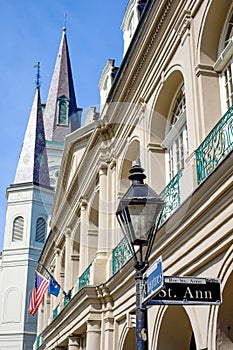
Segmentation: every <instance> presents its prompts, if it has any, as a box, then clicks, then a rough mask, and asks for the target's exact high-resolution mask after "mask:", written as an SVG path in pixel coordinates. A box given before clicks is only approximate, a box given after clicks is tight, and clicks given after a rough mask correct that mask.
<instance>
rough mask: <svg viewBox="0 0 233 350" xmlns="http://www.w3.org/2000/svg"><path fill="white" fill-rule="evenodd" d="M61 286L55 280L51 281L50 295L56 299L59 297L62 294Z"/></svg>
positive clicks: (51, 279)
mask: <svg viewBox="0 0 233 350" xmlns="http://www.w3.org/2000/svg"><path fill="white" fill-rule="evenodd" d="M60 289H61V286H60V284H58V283H57V282H56V281H55V280H54V279H53V278H50V279H49V289H48V293H49V294H53V295H55V297H57V296H58V294H59V292H60Z"/></svg>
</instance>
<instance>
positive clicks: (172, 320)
mask: <svg viewBox="0 0 233 350" xmlns="http://www.w3.org/2000/svg"><path fill="white" fill-rule="evenodd" d="M156 349H157V350H196V343H195V338H194V334H193V331H192V327H191V323H190V320H189V318H188V315H187V313H186V312H185V310H184V308H183V307H181V306H170V307H168V308H167V310H166V312H165V314H164V316H163V320H162V322H161V327H160V330H159V336H158V341H157V346H156Z"/></svg>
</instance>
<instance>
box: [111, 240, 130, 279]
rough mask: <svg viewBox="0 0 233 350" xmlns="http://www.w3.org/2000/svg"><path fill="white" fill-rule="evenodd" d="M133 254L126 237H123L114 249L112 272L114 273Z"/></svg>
mask: <svg viewBox="0 0 233 350" xmlns="http://www.w3.org/2000/svg"><path fill="white" fill-rule="evenodd" d="M131 256H132V253H131V251H130V248H129V246H128V243H127V241H126V238H125V237H123V238H122V240H121V241H120V243H119V244H118V245H117V246H116V247H115V248H114V249H113V251H112V273H113V274H114V273H115V272H116V271H117V270H119V268H120V267H121V266H123V265H124V264H125V263H126V262H127V261H128V260H129V259H130V258H131Z"/></svg>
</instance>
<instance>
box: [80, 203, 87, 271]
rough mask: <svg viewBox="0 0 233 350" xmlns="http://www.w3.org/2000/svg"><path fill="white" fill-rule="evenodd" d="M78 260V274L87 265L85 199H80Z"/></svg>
mask: <svg viewBox="0 0 233 350" xmlns="http://www.w3.org/2000/svg"><path fill="white" fill-rule="evenodd" d="M80 211H81V212H80V262H79V274H81V273H83V271H84V270H85V269H86V268H87V266H88V252H87V249H88V247H87V231H88V217H87V201H86V200H85V199H82V201H81V204H80Z"/></svg>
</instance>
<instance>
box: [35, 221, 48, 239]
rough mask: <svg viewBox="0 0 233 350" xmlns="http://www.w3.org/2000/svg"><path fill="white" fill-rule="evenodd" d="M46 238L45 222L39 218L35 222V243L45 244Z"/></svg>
mask: <svg viewBox="0 0 233 350" xmlns="http://www.w3.org/2000/svg"><path fill="white" fill-rule="evenodd" d="M45 236H46V222H45V220H44V219H43V218H39V219H37V221H36V237H35V241H36V242H39V243H44V242H45Z"/></svg>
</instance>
